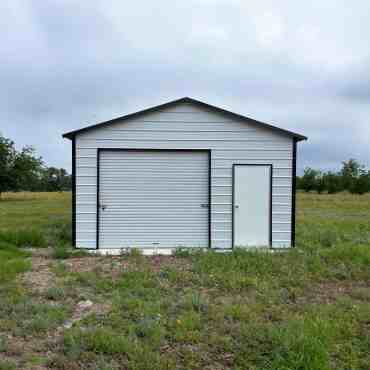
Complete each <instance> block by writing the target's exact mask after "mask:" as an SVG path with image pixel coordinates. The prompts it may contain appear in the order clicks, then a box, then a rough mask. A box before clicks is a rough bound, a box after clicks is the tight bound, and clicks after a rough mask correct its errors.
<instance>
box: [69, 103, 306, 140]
mask: <svg viewBox="0 0 370 370" xmlns="http://www.w3.org/2000/svg"><path fill="white" fill-rule="evenodd" d="M181 102H189V103H194V104H196V105H198V106H201V107H204V108H207V109H213V110H216V111H218V112H220V113H223V114H227V115H230V116H233V117H235V118H238V119H240V120H244V121H248V122H252V123H254V124H256V125H259V126H261V127H265V128H268V129H271V130H273V131H276V132H280V133H281V134H285V135H288V136H291V137H293V138H295V139H296V140H297V141H300V140H307V137H306V136H303V135H300V134H297V133H295V132H293V131H289V130H285V129H282V128H280V127H277V126H273V125H270V124H268V123H264V122H261V121H257V120H255V119H253V118H249V117H246V116H243V115H241V114H238V113H234V112H231V111H228V110H226V109H223V108H219V107H216V106H214V105H211V104H208V103H204V102H202V101H200V100H197V99H194V98H191V97H188V96H184V97H182V98H179V99H176V100H171V101H169V102H167V103H164V104H160V105H156V106H154V107H150V108H146V109H143V110H140V111H137V112H134V113H130V114H127V115H125V116H121V117H117V118H113V119H111V120H109V121H104V122H100V123H97V124H93V125H90V126H86V127H83V128H81V129H78V130H74V131H70V132H67V133H65V134H63V137H64V138H68V139H73V138H74V136H75V135H76V134H78V133H80V132H84V131H88V130H91V129H94V128H98V127H103V126H106V125H109V124H111V123H114V122H117V121H121V120H126V119H129V118H133V117H135V116H138V115H140V114H145V113H150V112H153V111H157V110H161V109H165V108H167V107H169V106H172V105H175V104H178V103H181Z"/></svg>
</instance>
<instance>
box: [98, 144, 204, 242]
mask: <svg viewBox="0 0 370 370" xmlns="http://www.w3.org/2000/svg"><path fill="white" fill-rule="evenodd" d="M208 172H209V171H208V152H197V151H195V152H194V151H136V150H134V151H131V150H123V151H121V150H120V151H101V152H100V154H99V195H100V205H101V206H104V208H105V209H104V210H103V209H102V207H100V211H99V248H103V249H110V248H129V247H140V248H153V247H159V248H173V247H180V246H182V247H201V248H206V247H207V246H208V208H207V207H204V206H203V207H202V205H205V206H206V205H208Z"/></svg>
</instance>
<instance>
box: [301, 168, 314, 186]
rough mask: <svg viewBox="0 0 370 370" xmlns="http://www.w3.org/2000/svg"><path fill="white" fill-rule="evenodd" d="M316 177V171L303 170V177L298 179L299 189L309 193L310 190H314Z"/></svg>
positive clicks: (310, 169)
mask: <svg viewBox="0 0 370 370" xmlns="http://www.w3.org/2000/svg"><path fill="white" fill-rule="evenodd" d="M317 175H318V171H316V170H314V169H312V168H310V167H306V168H305V169H304V173H303V176H302V177H301V179H300V187H301V189H303V190H304V191H305V192H309V191H311V190H314V189H315V187H316V178H317Z"/></svg>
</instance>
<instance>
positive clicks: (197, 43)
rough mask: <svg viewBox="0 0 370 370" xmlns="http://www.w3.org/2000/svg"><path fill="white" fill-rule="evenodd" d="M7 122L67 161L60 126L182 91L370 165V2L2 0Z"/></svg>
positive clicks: (305, 162) (319, 154)
mask: <svg viewBox="0 0 370 370" xmlns="http://www.w3.org/2000/svg"><path fill="white" fill-rule="evenodd" d="M0 34H1V42H0V58H1V59H0V60H1V63H0V116H1V120H0V132H1V133H2V134H3V135H4V136H6V137H10V138H12V139H13V140H15V141H16V143H17V145H18V147H20V146H23V145H33V146H34V147H35V148H36V149H37V152H38V153H39V154H40V155H42V157H43V158H44V161H45V162H46V163H47V164H48V165H54V166H58V167H65V168H67V169H68V170H70V163H71V150H70V141H68V140H65V139H62V137H61V135H62V133H64V132H66V131H70V130H72V129H76V128H80V127H83V126H85V125H87V124H92V123H96V122H99V121H103V120H108V119H110V118H113V117H116V116H119V115H122V114H126V113H129V112H131V111H135V110H138V109H142V108H146V107H148V106H152V105H156V104H160V103H163V102H166V101H167V100H172V99H176V98H179V97H182V96H190V97H194V98H196V99H200V100H204V101H206V102H208V103H210V104H213V105H218V106H221V107H223V108H226V109H229V110H233V111H236V112H238V113H241V114H245V115H247V116H250V117H252V118H255V119H258V120H261V121H265V122H268V123H272V124H276V125H278V126H280V127H282V128H286V129H290V130H293V131H297V132H299V133H302V134H304V135H306V136H308V137H309V141H308V142H303V143H301V144H300V145H299V163H298V167H299V169H300V171H301V170H302V168H303V167H305V166H313V167H320V168H323V169H328V168H333V169H335V168H338V167H339V165H340V162H341V161H342V160H344V159H348V158H349V157H354V158H357V159H358V160H360V161H361V162H362V163H364V164H366V165H368V166H369V165H370V145H369V144H370V140H369V139H370V99H369V98H370V74H369V72H370V2H369V1H368V0H366V1H365V0H364V1H362V0H357V1H355V2H350V1H348V0H335V1H334V0H333V1H331V0H325V1H323V0H311V1H308V2H301V1H295V0H282V1H276V0H269V1H264V0H258V1H241V0H240V1H236V0H187V1H173V0H171V1H170V0H168V1H167V0H166V1H163V0H157V1H148V0H146V1H142V0H136V1H132V2H131V1H130V2H127V1H122V0H117V1H114V0H110V1H106V0H89V1H76V0H73V1H70V0H64V1H62V0H42V1H41V0H33V1H32V0H28V1H27V0H11V1H1V2H0Z"/></svg>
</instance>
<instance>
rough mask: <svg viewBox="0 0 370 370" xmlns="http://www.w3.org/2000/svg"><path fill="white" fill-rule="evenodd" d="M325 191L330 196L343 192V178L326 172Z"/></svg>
mask: <svg viewBox="0 0 370 370" xmlns="http://www.w3.org/2000/svg"><path fill="white" fill-rule="evenodd" d="M323 177H324V184H325V189H326V190H327V191H328V193H329V194H335V193H338V192H340V191H342V190H343V188H342V179H341V176H340V175H338V174H336V173H334V172H331V171H329V172H326V173H325V174H324V176H323Z"/></svg>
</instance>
